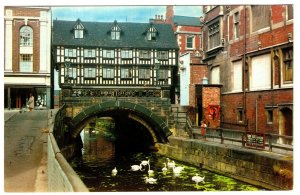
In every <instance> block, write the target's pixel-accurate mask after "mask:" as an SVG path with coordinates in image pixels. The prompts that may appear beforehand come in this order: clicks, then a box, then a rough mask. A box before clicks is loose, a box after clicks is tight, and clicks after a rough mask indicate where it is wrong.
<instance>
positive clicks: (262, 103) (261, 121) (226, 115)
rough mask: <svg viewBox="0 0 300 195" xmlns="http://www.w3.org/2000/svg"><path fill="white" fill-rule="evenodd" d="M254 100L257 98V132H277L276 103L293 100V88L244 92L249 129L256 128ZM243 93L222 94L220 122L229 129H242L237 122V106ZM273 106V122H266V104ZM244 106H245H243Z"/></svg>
mask: <svg viewBox="0 0 300 195" xmlns="http://www.w3.org/2000/svg"><path fill="white" fill-rule="evenodd" d="M256 100H257V113H258V115H257V119H258V121H257V126H258V131H259V132H265V133H278V129H279V108H278V107H277V106H278V104H286V103H292V102H293V89H282V90H268V91H257V92H247V93H246V119H247V120H248V127H246V129H247V130H249V131H255V128H256ZM243 101H244V100H243V93H237V94H223V95H222V111H223V112H222V118H223V120H222V122H223V125H222V126H223V127H225V128H231V129H243V127H242V125H241V124H238V123H237V112H236V111H237V108H238V107H244V106H243ZM272 105H273V106H275V107H274V112H273V117H274V118H273V124H267V112H266V106H272ZM244 108H245V107H244Z"/></svg>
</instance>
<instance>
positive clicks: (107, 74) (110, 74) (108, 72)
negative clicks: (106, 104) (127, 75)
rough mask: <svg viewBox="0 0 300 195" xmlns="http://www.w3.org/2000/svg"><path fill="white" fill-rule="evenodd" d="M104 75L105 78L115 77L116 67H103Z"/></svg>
mask: <svg viewBox="0 0 300 195" xmlns="http://www.w3.org/2000/svg"><path fill="white" fill-rule="evenodd" d="M102 71H103V73H102V77H103V79H113V78H114V68H111V67H105V68H103V69H102Z"/></svg>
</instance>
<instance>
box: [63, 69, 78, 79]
mask: <svg viewBox="0 0 300 195" xmlns="http://www.w3.org/2000/svg"><path fill="white" fill-rule="evenodd" d="M65 77H66V79H76V77H77V69H76V67H69V66H66V67H65Z"/></svg>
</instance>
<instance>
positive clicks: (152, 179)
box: [145, 177, 157, 184]
mask: <svg viewBox="0 0 300 195" xmlns="http://www.w3.org/2000/svg"><path fill="white" fill-rule="evenodd" d="M156 181H157V179H154V178H153V177H145V182H146V183H150V184H156Z"/></svg>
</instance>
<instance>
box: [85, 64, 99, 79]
mask: <svg viewBox="0 0 300 195" xmlns="http://www.w3.org/2000/svg"><path fill="white" fill-rule="evenodd" d="M91 71H92V73H91V75H90V72H91ZM86 73H87V74H86ZM83 78H84V79H85V80H93V79H96V68H95V67H84V69H83Z"/></svg>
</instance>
